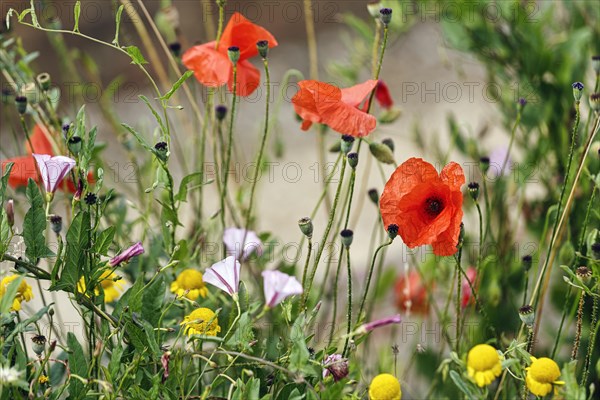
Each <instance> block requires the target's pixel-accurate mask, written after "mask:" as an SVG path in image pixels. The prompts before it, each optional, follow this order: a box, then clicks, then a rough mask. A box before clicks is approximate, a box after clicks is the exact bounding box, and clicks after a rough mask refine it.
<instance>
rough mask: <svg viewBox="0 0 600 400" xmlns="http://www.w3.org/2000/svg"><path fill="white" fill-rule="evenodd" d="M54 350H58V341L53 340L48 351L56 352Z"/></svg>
mask: <svg viewBox="0 0 600 400" xmlns="http://www.w3.org/2000/svg"><path fill="white" fill-rule="evenodd" d="M54 349H56V340H53V341H52V342H51V343H50V346H49V347H48V351H49V352H50V353H52V352H53V351H54Z"/></svg>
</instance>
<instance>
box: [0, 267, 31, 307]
mask: <svg viewBox="0 0 600 400" xmlns="http://www.w3.org/2000/svg"><path fill="white" fill-rule="evenodd" d="M20 276H21V275H9V276H7V277H5V278H4V279H2V282H0V298H1V297H2V296H4V294H5V293H6V289H7V288H8V286H9V285H10V283H11V282H12V281H14V280H15V279H18V278H19V277H20ZM31 299H33V291H32V290H31V286H29V285H28V284H27V282H25V279H23V280H22V281H21V284H19V287H18V289H17V294H16V296H15V298H14V300H13V304H12V307H11V311H19V310H20V309H21V302H23V301H30V300H31Z"/></svg>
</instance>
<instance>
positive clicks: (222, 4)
mask: <svg viewBox="0 0 600 400" xmlns="http://www.w3.org/2000/svg"><path fill="white" fill-rule="evenodd" d="M225 3H226V1H225V0H223V1H217V4H218V6H219V27H218V28H217V39H216V43H215V50H219V42H220V41H221V35H223V22H224V21H225ZM234 82H235V81H234ZM234 84H235V83H234Z"/></svg>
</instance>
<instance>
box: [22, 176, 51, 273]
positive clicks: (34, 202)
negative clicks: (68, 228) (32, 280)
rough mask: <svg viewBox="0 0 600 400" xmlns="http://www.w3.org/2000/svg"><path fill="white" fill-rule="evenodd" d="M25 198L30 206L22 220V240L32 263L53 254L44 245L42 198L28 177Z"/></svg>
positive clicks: (44, 226)
mask: <svg viewBox="0 0 600 400" xmlns="http://www.w3.org/2000/svg"><path fill="white" fill-rule="evenodd" d="M25 193H26V195H27V199H28V200H29V204H30V205H31V207H30V208H29V211H27V214H25V219H24V221H23V240H24V242H25V246H26V248H25V254H26V255H27V258H28V259H29V261H31V262H32V263H34V264H35V263H36V262H37V260H38V259H40V258H45V257H51V256H53V255H54V253H52V251H51V250H50V249H49V248H48V247H47V246H46V238H45V237H44V232H45V231H46V213H45V212H44V200H43V199H42V195H41V194H40V191H39V189H38V187H37V185H36V184H35V182H34V181H33V179H29V181H28V182H27V190H26V192H25Z"/></svg>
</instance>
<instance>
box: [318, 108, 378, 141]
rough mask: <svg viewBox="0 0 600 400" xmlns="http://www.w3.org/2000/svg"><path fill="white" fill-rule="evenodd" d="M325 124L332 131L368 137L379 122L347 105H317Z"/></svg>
mask: <svg viewBox="0 0 600 400" xmlns="http://www.w3.org/2000/svg"><path fill="white" fill-rule="evenodd" d="M317 108H318V110H319V113H320V114H321V119H322V121H323V123H325V124H327V125H329V127H330V128H331V129H333V130H334V131H337V132H339V133H342V134H345V135H351V136H355V137H363V136H367V135H368V134H369V133H371V132H373V131H374V130H375V127H376V126H377V120H376V119H375V117H374V116H372V115H370V114H367V113H365V112H363V111H361V110H359V109H357V108H356V107H352V106H349V105H347V104H345V103H342V102H339V103H337V104H333V103H317Z"/></svg>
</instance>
